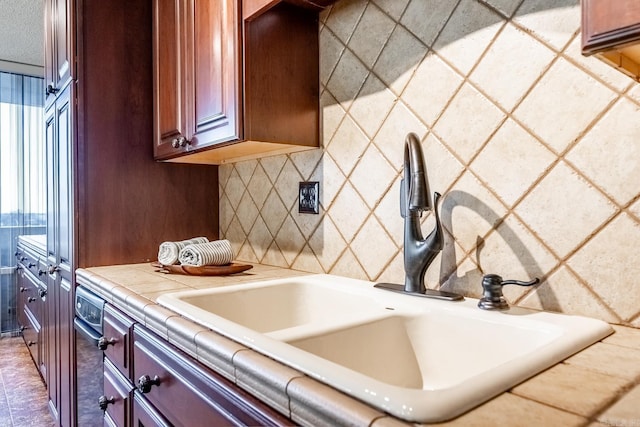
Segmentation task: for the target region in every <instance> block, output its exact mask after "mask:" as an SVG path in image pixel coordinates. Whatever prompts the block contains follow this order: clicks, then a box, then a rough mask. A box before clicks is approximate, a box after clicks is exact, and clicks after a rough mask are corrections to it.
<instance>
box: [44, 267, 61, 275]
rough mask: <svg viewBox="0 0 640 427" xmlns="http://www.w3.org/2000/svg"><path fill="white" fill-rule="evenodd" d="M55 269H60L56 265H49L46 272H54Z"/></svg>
mask: <svg viewBox="0 0 640 427" xmlns="http://www.w3.org/2000/svg"><path fill="white" fill-rule="evenodd" d="M56 271H60V267H58V266H57V265H50V266H49V269H48V270H47V273H49V274H54V273H55V272H56Z"/></svg>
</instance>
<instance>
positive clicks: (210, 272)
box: [151, 261, 253, 276]
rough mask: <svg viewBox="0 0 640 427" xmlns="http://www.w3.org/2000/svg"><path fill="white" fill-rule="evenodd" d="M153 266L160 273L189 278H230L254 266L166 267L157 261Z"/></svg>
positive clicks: (234, 264) (235, 264) (232, 264)
mask: <svg viewBox="0 0 640 427" xmlns="http://www.w3.org/2000/svg"><path fill="white" fill-rule="evenodd" d="M151 265H152V266H154V267H156V268H158V269H159V270H157V271H159V272H161V273H167V274H186V275H189V276H228V275H230V274H236V273H242V272H243V271H247V270H250V269H252V268H253V266H252V265H248V264H238V263H236V262H232V263H231V264H227V265H205V266H202V267H196V266H194V265H164V264H160V263H159V262H157V261H155V262H152V263H151Z"/></svg>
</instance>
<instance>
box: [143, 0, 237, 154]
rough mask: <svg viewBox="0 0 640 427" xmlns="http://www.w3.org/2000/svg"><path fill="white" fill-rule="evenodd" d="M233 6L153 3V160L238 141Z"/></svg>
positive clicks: (227, 2)
mask: <svg viewBox="0 0 640 427" xmlns="http://www.w3.org/2000/svg"><path fill="white" fill-rule="evenodd" d="M238 14H239V7H238V2H237V0H221V1H216V2H210V1H202V0H189V1H181V0H156V1H154V2H153V22H154V25H153V46H154V49H153V52H154V83H153V84H154V91H153V94H154V119H155V120H154V129H155V133H154V140H155V148H154V152H155V157H156V158H157V159H164V158H169V157H172V156H175V155H176V154H179V153H182V152H189V151H193V150H199V149H201V148H204V147H207V146H209V145H211V144H215V143H217V142H225V141H230V140H236V139H238V138H239V122H238V113H239V111H238V110H239V108H240V100H239V88H238V81H239V73H240V62H239V35H238V26H237V22H238Z"/></svg>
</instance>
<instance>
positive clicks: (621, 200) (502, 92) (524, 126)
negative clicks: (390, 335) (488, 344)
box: [219, 0, 640, 327]
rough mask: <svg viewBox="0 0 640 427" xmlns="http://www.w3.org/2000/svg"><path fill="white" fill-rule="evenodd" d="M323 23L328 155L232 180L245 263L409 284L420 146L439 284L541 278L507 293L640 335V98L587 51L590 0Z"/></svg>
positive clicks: (268, 162)
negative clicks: (409, 154) (311, 203)
mask: <svg viewBox="0 0 640 427" xmlns="http://www.w3.org/2000/svg"><path fill="white" fill-rule="evenodd" d="M321 21H322V22H321V25H320V43H321V47H320V55H321V58H320V59H321V69H320V75H321V83H322V94H321V102H322V107H323V108H322V112H323V144H324V146H323V148H322V149H319V150H313V151H307V152H303V153H296V154H291V155H282V156H275V157H267V158H263V159H259V160H251V161H245V162H241V163H236V164H230V165H225V166H221V167H220V169H219V174H220V180H219V183H220V234H221V236H224V237H226V238H228V239H229V240H231V242H232V244H233V246H234V250H235V251H236V253H237V259H238V260H241V261H251V262H260V263H263V264H269V265H276V266H282V267H290V268H294V269H299V270H303V271H309V272H318V273H332V274H338V275H343V276H348V277H354V278H362V279H367V280H371V281H388V282H396V283H402V281H403V277H404V267H403V259H402V244H403V242H402V238H403V232H402V229H403V222H402V218H401V217H400V211H399V185H400V179H401V175H402V163H403V156H404V140H405V137H406V135H407V133H408V132H415V133H416V134H418V135H419V136H420V138H421V141H422V143H423V148H424V151H425V160H426V164H427V170H428V176H429V181H430V186H431V189H432V191H438V192H440V193H442V194H443V195H444V197H443V200H442V202H441V205H440V212H441V218H442V220H443V224H444V226H445V229H446V231H447V233H446V239H445V249H444V250H443V252H442V254H441V255H439V256H438V258H437V259H436V260H435V262H434V263H433V264H432V265H431V267H430V269H429V271H428V272H427V283H426V284H427V286H428V287H431V288H439V287H442V288H443V289H446V290H452V291H455V292H460V293H463V294H464V295H466V296H469V297H478V296H479V295H480V293H481V287H480V281H481V277H482V275H483V274H486V273H497V274H500V275H501V276H503V277H504V278H505V279H507V278H509V279H520V280H528V279H530V278H532V277H540V278H541V279H542V280H543V281H542V284H541V285H539V286H538V287H536V288H521V287H517V286H508V287H506V288H505V296H506V297H507V299H508V300H509V301H510V302H511V303H515V304H518V305H521V306H526V307H534V308H544V309H547V310H552V311H561V312H565V313H572V314H581V315H587V316H592V317H596V318H600V319H604V320H606V321H609V322H613V323H620V324H625V325H629V326H635V327H640V283H636V282H637V281H640V255H638V248H639V247H640V124H639V123H640V85H639V84H637V83H635V82H634V81H633V80H631V79H630V78H628V77H626V76H624V75H623V74H620V73H618V72H617V71H615V70H613V69H611V68H609V67H608V66H606V65H604V64H603V63H601V62H600V61H599V60H597V59H595V58H586V57H583V56H582V55H581V54H580V6H579V0H484V1H482V0H340V1H339V2H337V3H336V4H335V5H334V6H333V7H332V8H330V9H328V10H326V11H325V12H323V13H322V15H321ZM305 180H310V181H319V182H320V202H321V211H320V214H319V215H309V214H299V213H298V207H297V189H298V182H299V181H305ZM432 228H433V218H432V215H425V218H424V223H423V231H424V233H425V234H427V233H429V232H430V231H431V229H432Z"/></svg>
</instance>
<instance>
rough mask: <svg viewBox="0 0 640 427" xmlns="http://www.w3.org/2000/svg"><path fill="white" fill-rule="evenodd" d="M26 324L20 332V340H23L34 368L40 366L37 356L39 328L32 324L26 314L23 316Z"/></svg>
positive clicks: (31, 319)
mask: <svg viewBox="0 0 640 427" xmlns="http://www.w3.org/2000/svg"><path fill="white" fill-rule="evenodd" d="M25 320H26V324H25V325H23V326H25V328H24V330H23V331H22V338H23V339H24V343H25V344H26V345H27V348H28V349H29V353H31V358H32V359H33V361H34V362H35V364H36V366H38V367H39V366H40V356H39V353H38V351H39V347H40V326H39V325H35V324H34V320H33V318H31V316H30V315H29V314H28V312H27V313H26V316H25Z"/></svg>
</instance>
